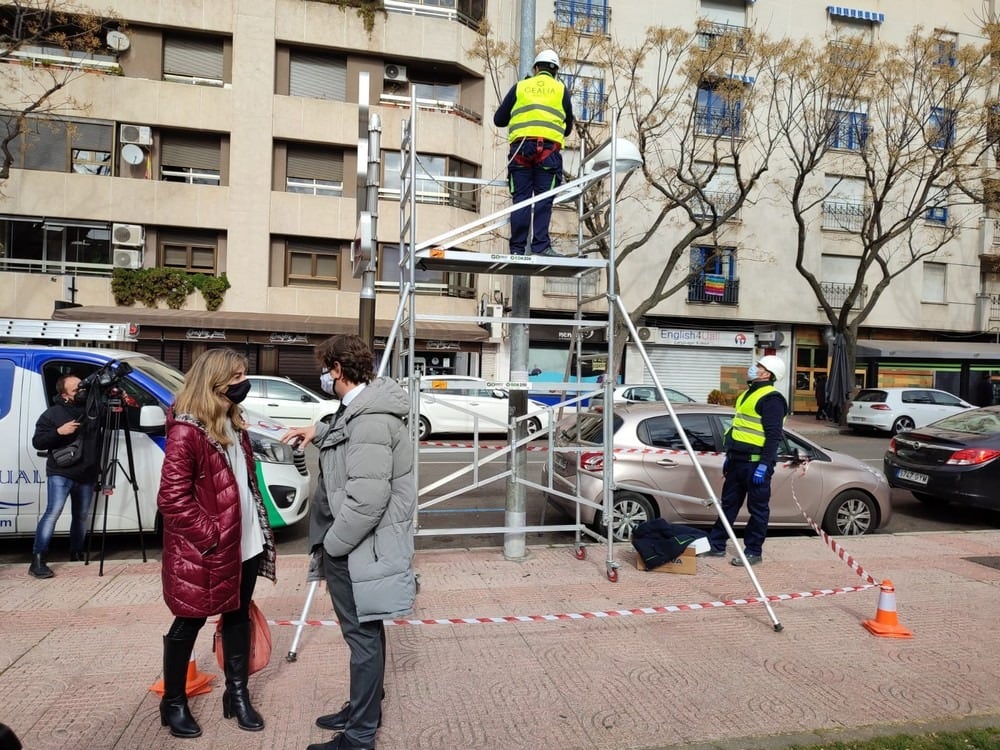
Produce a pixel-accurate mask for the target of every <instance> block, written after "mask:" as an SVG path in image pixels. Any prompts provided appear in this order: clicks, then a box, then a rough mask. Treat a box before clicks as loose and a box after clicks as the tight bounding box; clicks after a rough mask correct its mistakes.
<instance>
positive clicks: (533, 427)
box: [524, 417, 542, 435]
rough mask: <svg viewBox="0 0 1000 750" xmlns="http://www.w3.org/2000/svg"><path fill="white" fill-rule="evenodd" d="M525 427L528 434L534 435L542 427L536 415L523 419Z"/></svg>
mask: <svg viewBox="0 0 1000 750" xmlns="http://www.w3.org/2000/svg"><path fill="white" fill-rule="evenodd" d="M524 424H525V429H527V431H528V434H529V435H534V434H535V433H536V432H540V431H541V429H542V423H541V420H539V419H538V417H532V418H531V419H528V420H525V423H524Z"/></svg>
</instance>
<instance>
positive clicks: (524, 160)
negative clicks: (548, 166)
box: [514, 137, 561, 167]
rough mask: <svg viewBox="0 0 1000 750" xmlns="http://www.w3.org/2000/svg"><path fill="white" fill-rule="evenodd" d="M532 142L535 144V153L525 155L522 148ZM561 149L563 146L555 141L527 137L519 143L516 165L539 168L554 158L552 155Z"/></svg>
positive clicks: (515, 158) (515, 155)
mask: <svg viewBox="0 0 1000 750" xmlns="http://www.w3.org/2000/svg"><path fill="white" fill-rule="evenodd" d="M531 141H534V142H535V151H534V152H533V153H531V152H529V153H528V154H527V155H525V154H524V153H522V148H523V146H524V144H525V143H530V142H531ZM560 148H561V146H560V145H559V144H558V143H556V142H555V141H550V140H547V139H545V138H531V137H525V138H522V139H521V140H519V141H517V153H515V154H514V163H515V164H517V165H518V166H520V167H537V166H538V165H539V164H541V163H542V162H543V161H545V160H546V159H548V158H549V157H550V156H552V154H554V153H556V152H558V151H559V149H560Z"/></svg>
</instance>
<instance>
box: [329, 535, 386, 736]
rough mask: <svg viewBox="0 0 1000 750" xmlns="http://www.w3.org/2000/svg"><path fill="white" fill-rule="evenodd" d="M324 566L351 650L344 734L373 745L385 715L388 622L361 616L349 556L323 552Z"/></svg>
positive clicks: (332, 598)
mask: <svg viewBox="0 0 1000 750" xmlns="http://www.w3.org/2000/svg"><path fill="white" fill-rule="evenodd" d="M323 566H324V570H325V572H326V586H327V588H328V589H329V591H330V601H331V602H332V603H333V611H334V612H336V613H337V620H338V621H339V622H340V632H341V635H343V636H344V641H345V642H346V643H347V646H348V648H349V649H350V650H351V695H350V700H351V710H350V715H349V716H348V719H347V726H346V727H344V737H345V739H347V740H348V741H349V742H350V743H352V744H355V745H358V746H360V747H372V746H374V745H375V731H376V730H377V729H378V724H379V719H380V718H381V716H382V685H383V682H384V679H385V625H384V624H383V622H382V621H381V620H376V621H375V622H360V621H359V620H358V610H357V607H356V606H355V603H354V587H353V586H352V585H351V573H350V570H349V569H348V567H347V558H346V557H331V556H330V555H328V554H326V552H324V553H323Z"/></svg>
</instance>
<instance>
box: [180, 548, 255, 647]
mask: <svg viewBox="0 0 1000 750" xmlns="http://www.w3.org/2000/svg"><path fill="white" fill-rule="evenodd" d="M262 559H264V554H263V553H261V554H259V555H255V556H254V557H251V558H250V559H249V560H244V561H243V567H242V568H240V607H239V609H234V610H232V611H231V612H223V613H222V627H223V629H226V628H231V627H234V626H236V625H242V624H243V623H245V622H250V600H251V599H253V592H254V589H255V588H256V587H257V572H258V571H259V570H260V561H261V560H262ZM206 620H208V618H207V617H175V618H174V623H173V625H171V626H170V630H169V631H167V638H175V639H178V640H192V641H193V640H194V639H195V638H196V637H197V636H198V631H199V630H201V628H202V626H203V625H204V624H205V621H206Z"/></svg>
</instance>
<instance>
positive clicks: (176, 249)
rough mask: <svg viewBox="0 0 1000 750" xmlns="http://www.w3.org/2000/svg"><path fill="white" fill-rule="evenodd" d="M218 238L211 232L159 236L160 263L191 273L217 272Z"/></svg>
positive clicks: (163, 234) (164, 266)
mask: <svg viewBox="0 0 1000 750" xmlns="http://www.w3.org/2000/svg"><path fill="white" fill-rule="evenodd" d="M217 245H218V238H217V237H215V236H214V235H209V234H189V235H181V234H178V235H171V234H169V233H161V234H160V237H159V253H160V265H161V266H162V267H163V268H177V269H180V270H182V271H188V272H189V273H207V274H210V275H214V274H215V272H216V246H217Z"/></svg>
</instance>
